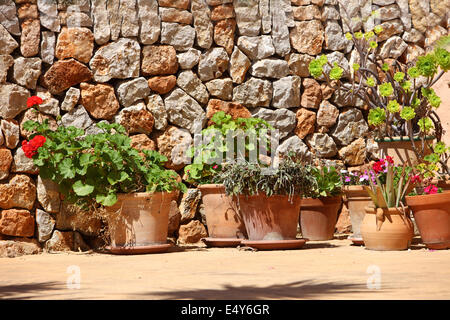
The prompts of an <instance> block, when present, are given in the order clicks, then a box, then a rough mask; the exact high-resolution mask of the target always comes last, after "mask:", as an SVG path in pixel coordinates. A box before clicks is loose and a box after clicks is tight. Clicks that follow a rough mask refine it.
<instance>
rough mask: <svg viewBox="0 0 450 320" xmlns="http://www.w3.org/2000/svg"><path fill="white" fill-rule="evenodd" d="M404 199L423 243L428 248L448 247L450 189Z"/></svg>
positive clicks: (449, 240)
mask: <svg viewBox="0 0 450 320" xmlns="http://www.w3.org/2000/svg"><path fill="white" fill-rule="evenodd" d="M405 199H406V204H407V205H408V207H410V208H411V210H412V212H413V215H414V219H415V220H416V223H417V227H418V228H419V232H420V236H421V237H422V241H423V243H424V244H425V245H426V246H427V247H428V248H430V249H447V248H450V191H446V192H443V193H436V194H427V195H420V196H408V197H406V198H405Z"/></svg>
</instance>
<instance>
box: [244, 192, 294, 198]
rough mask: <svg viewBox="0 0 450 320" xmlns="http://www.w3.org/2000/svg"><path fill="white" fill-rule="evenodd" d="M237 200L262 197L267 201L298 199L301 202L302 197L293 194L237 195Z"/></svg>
mask: <svg viewBox="0 0 450 320" xmlns="http://www.w3.org/2000/svg"><path fill="white" fill-rule="evenodd" d="M238 197H239V198H245V199H248V198H258V197H264V198H268V199H275V198H289V197H292V198H300V199H301V200H303V198H302V196H301V195H299V194H294V195H292V196H290V195H288V194H273V195H271V196H269V197H268V196H267V195H266V193H265V192H259V193H257V194H253V195H246V194H239V195H238Z"/></svg>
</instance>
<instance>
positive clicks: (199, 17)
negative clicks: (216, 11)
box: [191, 0, 214, 49]
mask: <svg viewBox="0 0 450 320" xmlns="http://www.w3.org/2000/svg"><path fill="white" fill-rule="evenodd" d="M191 12H192V16H193V17H194V28H195V32H196V36H197V44H198V46H199V47H201V48H203V49H209V48H211V46H212V43H213V31H214V27H213V24H212V22H211V10H210V9H209V7H208V5H207V4H206V3H205V2H204V1H203V0H191Z"/></svg>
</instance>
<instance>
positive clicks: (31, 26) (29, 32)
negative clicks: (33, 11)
mask: <svg viewBox="0 0 450 320" xmlns="http://www.w3.org/2000/svg"><path fill="white" fill-rule="evenodd" d="M40 39H41V23H40V21H39V19H34V20H31V19H30V20H26V21H24V22H22V34H21V36H20V52H22V55H23V56H24V57H32V56H35V55H37V54H38V53H39V43H40Z"/></svg>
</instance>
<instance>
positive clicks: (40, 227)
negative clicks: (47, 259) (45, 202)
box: [36, 209, 56, 242]
mask: <svg viewBox="0 0 450 320" xmlns="http://www.w3.org/2000/svg"><path fill="white" fill-rule="evenodd" d="M55 223H56V222H55V219H53V217H52V216H51V215H50V214H49V213H48V212H45V211H44V210H41V209H36V226H37V231H38V232H37V235H38V241H39V242H45V241H47V240H49V239H50V238H51V236H52V232H53V229H54V228H55Z"/></svg>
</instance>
